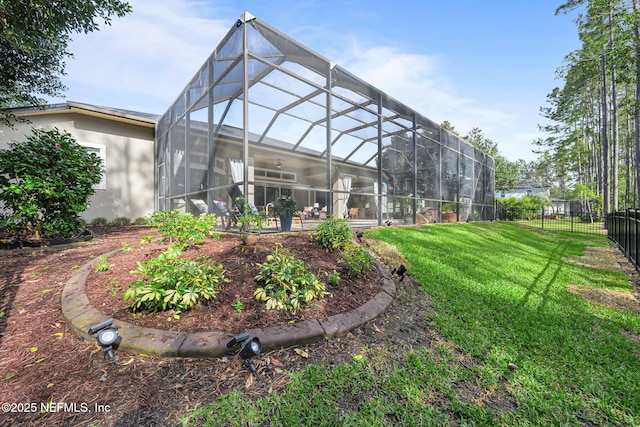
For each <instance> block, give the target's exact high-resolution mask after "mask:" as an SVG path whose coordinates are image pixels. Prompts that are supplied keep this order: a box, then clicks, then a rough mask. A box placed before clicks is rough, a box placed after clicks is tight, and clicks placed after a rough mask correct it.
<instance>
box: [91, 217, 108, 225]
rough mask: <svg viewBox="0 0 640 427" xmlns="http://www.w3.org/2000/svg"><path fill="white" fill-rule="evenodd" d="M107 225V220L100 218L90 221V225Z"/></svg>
mask: <svg viewBox="0 0 640 427" xmlns="http://www.w3.org/2000/svg"><path fill="white" fill-rule="evenodd" d="M108 223H109V221H107V218H104V217H102V216H99V217H97V218H94V219H93V220H92V221H91V225H107V224H108Z"/></svg>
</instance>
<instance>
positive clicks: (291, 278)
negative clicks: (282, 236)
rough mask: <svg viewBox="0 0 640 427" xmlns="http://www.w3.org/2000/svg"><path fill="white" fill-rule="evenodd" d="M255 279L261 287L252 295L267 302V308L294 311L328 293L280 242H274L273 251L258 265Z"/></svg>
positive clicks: (316, 278) (315, 277)
mask: <svg viewBox="0 0 640 427" xmlns="http://www.w3.org/2000/svg"><path fill="white" fill-rule="evenodd" d="M256 280H257V281H258V282H261V283H263V285H264V286H262V287H259V288H257V289H256V290H255V292H254V293H253V295H254V296H255V297H256V299H257V300H258V301H266V302H267V310H271V309H276V310H286V311H291V312H293V313H295V311H296V310H297V309H299V308H300V307H301V306H302V305H305V304H308V303H309V302H310V301H311V300H313V299H314V298H319V297H323V296H325V295H328V292H326V290H325V289H326V287H325V285H324V283H322V282H321V281H320V280H319V279H318V277H317V276H316V275H315V274H313V273H312V272H310V271H309V268H308V266H307V265H306V264H305V263H304V262H302V261H300V260H298V259H296V258H295V257H294V256H293V255H292V254H291V252H290V251H288V250H287V249H285V248H283V247H282V245H281V244H276V247H275V251H274V252H273V253H271V254H269V255H267V259H266V262H265V263H263V264H260V273H259V274H258V275H257V276H256Z"/></svg>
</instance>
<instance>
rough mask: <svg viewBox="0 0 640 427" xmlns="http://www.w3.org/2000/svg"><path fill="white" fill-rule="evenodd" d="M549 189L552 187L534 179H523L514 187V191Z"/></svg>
mask: <svg viewBox="0 0 640 427" xmlns="http://www.w3.org/2000/svg"><path fill="white" fill-rule="evenodd" d="M547 188H551V186H550V185H542V184H540V183H539V182H538V181H536V180H533V179H523V180H522V181H520V183H519V184H518V185H516V186H515V187H513V189H514V190H532V189H540V190H544V189H547Z"/></svg>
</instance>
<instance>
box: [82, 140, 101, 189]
mask: <svg viewBox="0 0 640 427" xmlns="http://www.w3.org/2000/svg"><path fill="white" fill-rule="evenodd" d="M81 145H82V146H83V147H85V148H86V149H87V151H88V152H89V153H95V154H96V155H97V156H98V157H100V158H101V159H102V179H101V180H100V182H99V183H97V184H96V185H94V186H93V188H94V189H95V190H106V189H107V147H105V146H104V145H99V144H81Z"/></svg>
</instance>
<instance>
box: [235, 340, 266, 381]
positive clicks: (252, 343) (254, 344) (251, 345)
mask: <svg viewBox="0 0 640 427" xmlns="http://www.w3.org/2000/svg"><path fill="white" fill-rule="evenodd" d="M247 340H249V334H242V335H238V336H235V337H233V339H232V340H231V341H229V342H228V343H227V348H232V347H235V346H241V349H240V353H239V354H240V358H241V359H242V360H243V363H242V364H243V365H244V366H246V367H247V368H249V369H250V370H251V373H253V375H255V377H256V378H257V379H258V380H259V379H260V375H258V371H257V370H256V367H255V365H254V364H253V357H254V356H257V355H258V354H260V352H262V343H261V342H260V339H259V338H258V337H253V338H251V339H250V340H249V341H247ZM245 341H247V342H245Z"/></svg>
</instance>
